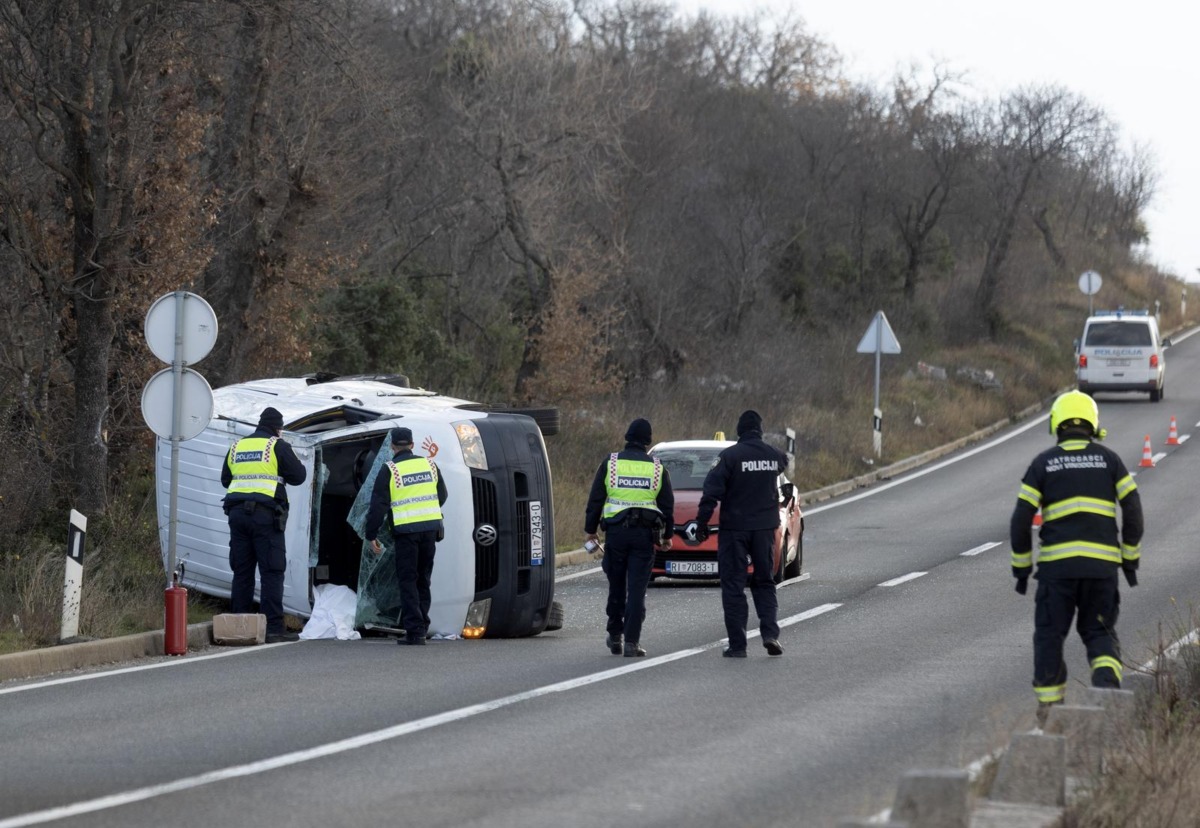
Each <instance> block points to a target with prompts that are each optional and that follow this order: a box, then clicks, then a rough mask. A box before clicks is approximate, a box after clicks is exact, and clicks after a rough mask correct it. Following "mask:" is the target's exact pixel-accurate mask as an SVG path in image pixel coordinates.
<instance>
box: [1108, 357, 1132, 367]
mask: <svg viewBox="0 0 1200 828" xmlns="http://www.w3.org/2000/svg"><path fill="white" fill-rule="evenodd" d="M1108 367H1109V368H1128V367H1129V360H1127V359H1110V360H1109V361H1108Z"/></svg>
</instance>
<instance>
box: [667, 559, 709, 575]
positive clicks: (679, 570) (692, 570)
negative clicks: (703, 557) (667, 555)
mask: <svg viewBox="0 0 1200 828" xmlns="http://www.w3.org/2000/svg"><path fill="white" fill-rule="evenodd" d="M667 574H668V575H716V574H717V562H716V561H667Z"/></svg>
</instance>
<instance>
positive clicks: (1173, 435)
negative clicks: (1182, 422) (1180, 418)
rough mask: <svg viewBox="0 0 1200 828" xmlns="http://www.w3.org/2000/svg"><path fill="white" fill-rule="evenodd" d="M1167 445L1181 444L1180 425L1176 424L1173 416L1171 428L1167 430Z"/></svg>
mask: <svg viewBox="0 0 1200 828" xmlns="http://www.w3.org/2000/svg"><path fill="white" fill-rule="evenodd" d="M1167 445H1168V446H1177V445H1179V426H1178V425H1176V424H1175V417H1174V416H1172V417H1171V430H1170V431H1168V432H1167Z"/></svg>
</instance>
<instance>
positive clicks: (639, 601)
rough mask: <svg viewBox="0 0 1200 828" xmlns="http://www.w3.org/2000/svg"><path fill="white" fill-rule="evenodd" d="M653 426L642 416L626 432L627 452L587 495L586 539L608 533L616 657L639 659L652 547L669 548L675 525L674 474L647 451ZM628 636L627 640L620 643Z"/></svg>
mask: <svg viewBox="0 0 1200 828" xmlns="http://www.w3.org/2000/svg"><path fill="white" fill-rule="evenodd" d="M650 441H651V436H650V422H649V420H644V419H641V418H638V419H636V420H634V421H633V422H631V423H630V424H629V428H628V429H627V430H626V432H625V448H624V449H623V450H621V451H619V452H615V453H613V454H611V455H609V456H608V459H606V460H605V461H604V462H603V463H601V464H600V467H599V468H597V469H596V476H595V478H594V479H593V480H592V490H591V493H590V494H589V496H588V502H587V510H586V513H585V515H584V522H583V531H584V534H585V535H586V536H587V540H591V541H594V540H596V533H597V531H598V530H599V529H601V528H603V529H604V533H605V544H604V559H603V561H602V562H601V568H603V570H604V574H605V575H607V576H608V605H607V607H606V612H607V614H608V624H607V629H608V635H607V637H606V638H605V644H606V645H607V646H608V650H609V652H611V653H612V654H613V655H621V654H622V653H624V654H625V655H626V656H631V657H638V656H644V655H645V654H646V651H645V650H644V649H642V648H641V647H640V646H638V642H639V641H641V636H642V622H643V621H644V620H645V618H646V587H647V586H648V585H649V583H650V571H651V569H653V568H654V547H655V545H656V544H657V545H658V546H659V547H660V548H662V549H670V548H671V532H670V530H668V529H667V527H673V526H674V525H675V522H674V521H675V494H674V492H673V491H672V490H671V475H670V474H669V473H668V472H667V470H666V469H665V468H664V467H663V465H662V463H660V462H659V461H658V460H656V459H655V458H653V457H651V456H650V455H649V454H647V453H646V450H647V449H648V448H649V447H650ZM622 637H624V642H622Z"/></svg>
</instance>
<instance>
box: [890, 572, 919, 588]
mask: <svg viewBox="0 0 1200 828" xmlns="http://www.w3.org/2000/svg"><path fill="white" fill-rule="evenodd" d="M928 574H929V573H928V572H910V573H908V574H907V575H901V576H900V577H899V578H892V580H890V581H884V582H883V583H882V584H880V585H879V586H881V587H883V586H887V587H891V586H896V585H898V584H903V583H905V582H907V581H915V580H916V579H917V578H920V577H921V576H922V575H928Z"/></svg>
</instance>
